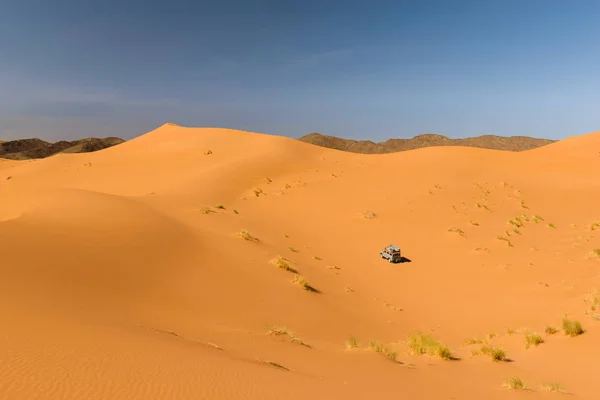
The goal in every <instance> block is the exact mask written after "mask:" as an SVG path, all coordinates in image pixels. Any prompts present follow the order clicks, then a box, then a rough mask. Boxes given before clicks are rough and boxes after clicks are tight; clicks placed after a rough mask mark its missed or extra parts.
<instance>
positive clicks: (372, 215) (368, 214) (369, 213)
mask: <svg viewBox="0 0 600 400" xmlns="http://www.w3.org/2000/svg"><path fill="white" fill-rule="evenodd" d="M376 217H377V214H375V213H374V212H373V211H365V212H364V213H363V218H365V219H373V218H376Z"/></svg>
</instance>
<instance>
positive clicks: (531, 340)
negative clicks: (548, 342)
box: [525, 333, 544, 349]
mask: <svg viewBox="0 0 600 400" xmlns="http://www.w3.org/2000/svg"><path fill="white" fill-rule="evenodd" d="M542 343H544V338H542V337H541V336H540V335H539V334H537V333H526V334H525V348H526V349H529V348H530V347H531V346H538V345H540V344H542Z"/></svg>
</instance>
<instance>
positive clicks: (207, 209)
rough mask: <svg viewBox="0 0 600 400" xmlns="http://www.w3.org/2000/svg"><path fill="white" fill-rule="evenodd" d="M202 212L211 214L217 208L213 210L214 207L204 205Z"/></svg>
mask: <svg viewBox="0 0 600 400" xmlns="http://www.w3.org/2000/svg"><path fill="white" fill-rule="evenodd" d="M200 212H201V213H202V214H210V213H214V212H215V210H212V209H210V208H208V207H202V208H201V209H200Z"/></svg>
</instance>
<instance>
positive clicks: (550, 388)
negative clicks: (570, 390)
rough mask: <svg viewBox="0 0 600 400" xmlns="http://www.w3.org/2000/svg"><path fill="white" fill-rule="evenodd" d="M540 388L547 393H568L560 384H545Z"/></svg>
mask: <svg viewBox="0 0 600 400" xmlns="http://www.w3.org/2000/svg"><path fill="white" fill-rule="evenodd" d="M540 388H541V389H542V390H545V391H546V392H558V393H566V391H567V389H565V387H564V386H562V385H561V384H560V383H558V382H549V383H543V384H542V385H541V386H540Z"/></svg>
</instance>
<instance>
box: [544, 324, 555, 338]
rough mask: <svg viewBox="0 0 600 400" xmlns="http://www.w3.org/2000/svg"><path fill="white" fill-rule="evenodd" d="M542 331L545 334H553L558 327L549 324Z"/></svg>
mask: <svg viewBox="0 0 600 400" xmlns="http://www.w3.org/2000/svg"><path fill="white" fill-rule="evenodd" d="M544 332H545V333H546V336H550V335H554V334H555V333H557V332H558V329H556V328H555V327H553V326H550V325H549V326H547V327H546V329H544Z"/></svg>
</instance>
